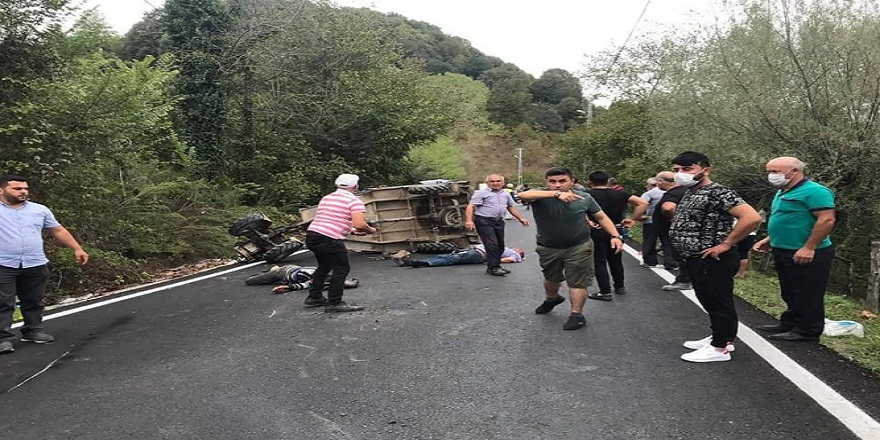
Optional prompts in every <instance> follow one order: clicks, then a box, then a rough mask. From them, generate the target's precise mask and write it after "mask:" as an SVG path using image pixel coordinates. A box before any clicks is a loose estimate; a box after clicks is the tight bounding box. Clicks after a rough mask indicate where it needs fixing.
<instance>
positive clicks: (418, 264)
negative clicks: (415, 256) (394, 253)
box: [409, 260, 430, 267]
mask: <svg viewBox="0 0 880 440" xmlns="http://www.w3.org/2000/svg"><path fill="white" fill-rule="evenodd" d="M409 266H412V267H428V266H430V264H428V262H427V261H422V260H410V261H409Z"/></svg>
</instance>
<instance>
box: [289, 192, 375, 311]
mask: <svg viewBox="0 0 880 440" xmlns="http://www.w3.org/2000/svg"><path fill="white" fill-rule="evenodd" d="M358 179H359V178H358V176H357V175H355V174H342V175H340V176H339V177H337V178H336V191H334V192H332V193H330V194H328V195H326V196H324V198H322V199H321V201H320V202H319V203H318V209H317V211H316V213H315V218H314V219H313V220H312V223H311V224H309V229H308V231H307V232H306V247H308V248H309V250H311V251H312V253H313V254H315V258H316V259H317V260H318V268H317V269H315V272H314V273H313V274H312V285H311V287H310V288H309V296H307V297H306V299H305V301H304V303H305V305H306V306H309V307H316V306H325V308H324V311H325V312H328V313H338V312H356V311H358V310H363V309H364V308H363V307H360V306H353V305H349V304H346V303H345V301H343V300H342V289H343V287H344V286H345V277H346V276H347V275H348V273H349V272H350V271H351V265H350V264H349V261H348V250H347V249H346V248H345V243H343V240H345V238H346V237H347V236H348V234H352V233H353V234H355V235H366V234H374V233H376V228H374V227H372V226H370V225H369V224H367V220H366V217H365V216H364V213H365V212H366V211H367V209H366V207H365V206H364V202H362V201H361V199H359V198H358V197H357V196H356V195H354V192H355V191H357V189H358ZM328 275H329V276H330V286H329V287H328V289H327V297H326V298H325V297H324V294H323V290H324V282H325V280H326V279H327V276H328Z"/></svg>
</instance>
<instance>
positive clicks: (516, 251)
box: [392, 244, 525, 267]
mask: <svg viewBox="0 0 880 440" xmlns="http://www.w3.org/2000/svg"><path fill="white" fill-rule="evenodd" d="M524 257H525V252H524V251H523V250H522V249H520V248H509V247H505V248H504V250H503V251H502V252H501V263H520V262H522V260H523V258H524ZM392 259H394V258H392ZM395 262H396V263H398V265H400V266H409V267H438V266H457V265H462V264H483V263H485V262H486V246H485V245H483V244H478V245H474V246H471V247H470V248H469V249H461V250H457V251H455V252H450V253H448V254H440V255H435V256H433V257H429V258H422V259H415V258H410V257H409V256H407V257H405V258H398V259H395Z"/></svg>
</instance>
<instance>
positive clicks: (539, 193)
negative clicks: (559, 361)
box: [519, 167, 623, 330]
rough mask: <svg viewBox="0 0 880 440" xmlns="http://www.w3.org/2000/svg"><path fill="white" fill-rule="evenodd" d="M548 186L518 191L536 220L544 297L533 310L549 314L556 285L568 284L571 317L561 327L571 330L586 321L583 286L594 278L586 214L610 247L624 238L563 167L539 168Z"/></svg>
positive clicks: (557, 300)
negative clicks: (576, 186)
mask: <svg viewBox="0 0 880 440" xmlns="http://www.w3.org/2000/svg"><path fill="white" fill-rule="evenodd" d="M544 179H545V181H546V184H547V186H546V187H545V188H541V189H533V190H529V191H525V192H522V193H520V194H519V198H520V199H521V200H523V201H525V202H528V203H530V204H531V205H532V212H533V213H534V216H535V224H536V225H537V226H538V234H537V241H538V247H537V249H536V252H537V253H538V260H539V263H540V265H541V272H542V273H543V275H544V294H545V295H546V299H544V302H543V303H541V305H540V306H538V308H537V309H535V313H537V314H544V313H549V312H550V311H551V310H553V308H554V307H556V306H557V305H559V304H561V303H562V302H563V301H565V298H564V297H562V296H561V295H559V287H560V284H561V283H562V282H563V281H565V282H566V284H568V293H569V295H570V296H571V316H569V318H568V321H567V322H566V323H565V325H563V326H562V328H563V329H565V330H576V329H579V328H581V327H583V326H585V325H586V324H587V321H586V319H585V318H584V315H583V309H584V302H586V299H587V287H589V285H590V284H592V283H593V242H592V240H591V239H590V233H591V230H590V227H589V225H588V223H587V215H588V214H590V215H592V217H593V219H594V220H595V221H596V222H598V223H599V225H600V226H602V229H604V230H605V232H607V233H608V234H609V235H611V247H612V248H613V249H614V251H615V252H620V251H621V250H622V249H623V239H622V238H621V237H620V235H618V233H617V228H615V227H614V223H612V222H611V220H610V219H609V218H608V216H607V215H605V213H604V212H603V211H602V208H600V207H599V204H598V203H596V201H595V200H594V199H593V197H591V196H590V195H589V194H587V193H585V192H582V191H578V190H574V189H572V186H573V185H574V178H573V177H572V175H571V170H569V169H568V168H562V167H555V168H550V169H549V170H547V172H546V173H544Z"/></svg>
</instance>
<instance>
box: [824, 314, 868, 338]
mask: <svg viewBox="0 0 880 440" xmlns="http://www.w3.org/2000/svg"><path fill="white" fill-rule="evenodd" d="M822 334H823V335H825V336H846V335H855V336H857V337H859V338H864V337H865V328H864V327H862V325H861V324H859V323H858V322H855V321H832V320H830V319H826V320H825V330H824V331H823V332H822Z"/></svg>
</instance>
